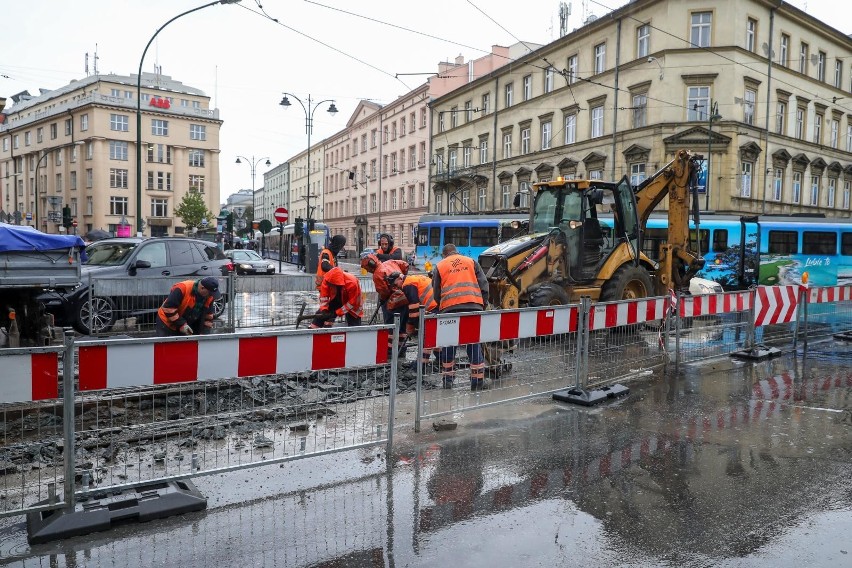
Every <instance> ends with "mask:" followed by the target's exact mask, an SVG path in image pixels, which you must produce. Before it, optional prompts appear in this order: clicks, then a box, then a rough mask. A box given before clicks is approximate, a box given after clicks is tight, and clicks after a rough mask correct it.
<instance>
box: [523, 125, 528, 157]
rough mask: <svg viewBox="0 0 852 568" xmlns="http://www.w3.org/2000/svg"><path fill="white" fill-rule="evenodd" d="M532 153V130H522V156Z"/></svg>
mask: <svg viewBox="0 0 852 568" xmlns="http://www.w3.org/2000/svg"><path fill="white" fill-rule="evenodd" d="M529 153H530V128H529V126H528V127H526V128H521V155H524V154H529Z"/></svg>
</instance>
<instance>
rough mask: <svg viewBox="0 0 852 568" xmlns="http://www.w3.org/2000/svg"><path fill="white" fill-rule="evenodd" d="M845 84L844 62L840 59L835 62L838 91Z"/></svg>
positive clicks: (835, 80)
mask: <svg viewBox="0 0 852 568" xmlns="http://www.w3.org/2000/svg"><path fill="white" fill-rule="evenodd" d="M842 82H843V62H842V61H840V60H839V59H838V60H837V61H835V62H834V86H835V87H837V88H838V89H839V88H840V84H841V83H842Z"/></svg>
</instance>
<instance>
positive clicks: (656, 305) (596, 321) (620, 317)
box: [589, 298, 669, 331]
mask: <svg viewBox="0 0 852 568" xmlns="http://www.w3.org/2000/svg"><path fill="white" fill-rule="evenodd" d="M668 301H669V300H668V298H648V299H644V300H630V301H623V302H608V303H604V304H594V305H593V306H592V310H591V312H590V313H589V330H591V331H595V330H600V329H608V328H611V327H621V326H623V325H633V324H637V323H646V322H649V321H654V320H659V319H663V318H664V317H665V315H666V312H665V310H666V302H668Z"/></svg>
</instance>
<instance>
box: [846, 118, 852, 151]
mask: <svg viewBox="0 0 852 568" xmlns="http://www.w3.org/2000/svg"><path fill="white" fill-rule="evenodd" d="M846 151H847V152H852V122H850V123H849V124H847V125H846Z"/></svg>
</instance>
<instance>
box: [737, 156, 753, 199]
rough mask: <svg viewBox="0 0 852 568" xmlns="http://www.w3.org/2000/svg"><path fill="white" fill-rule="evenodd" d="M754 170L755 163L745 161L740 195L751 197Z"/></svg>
mask: <svg viewBox="0 0 852 568" xmlns="http://www.w3.org/2000/svg"><path fill="white" fill-rule="evenodd" d="M753 172H754V164H753V163H751V162H743V166H742V177H741V178H740V197H747V198H748V197H751V177H752V173H753Z"/></svg>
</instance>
